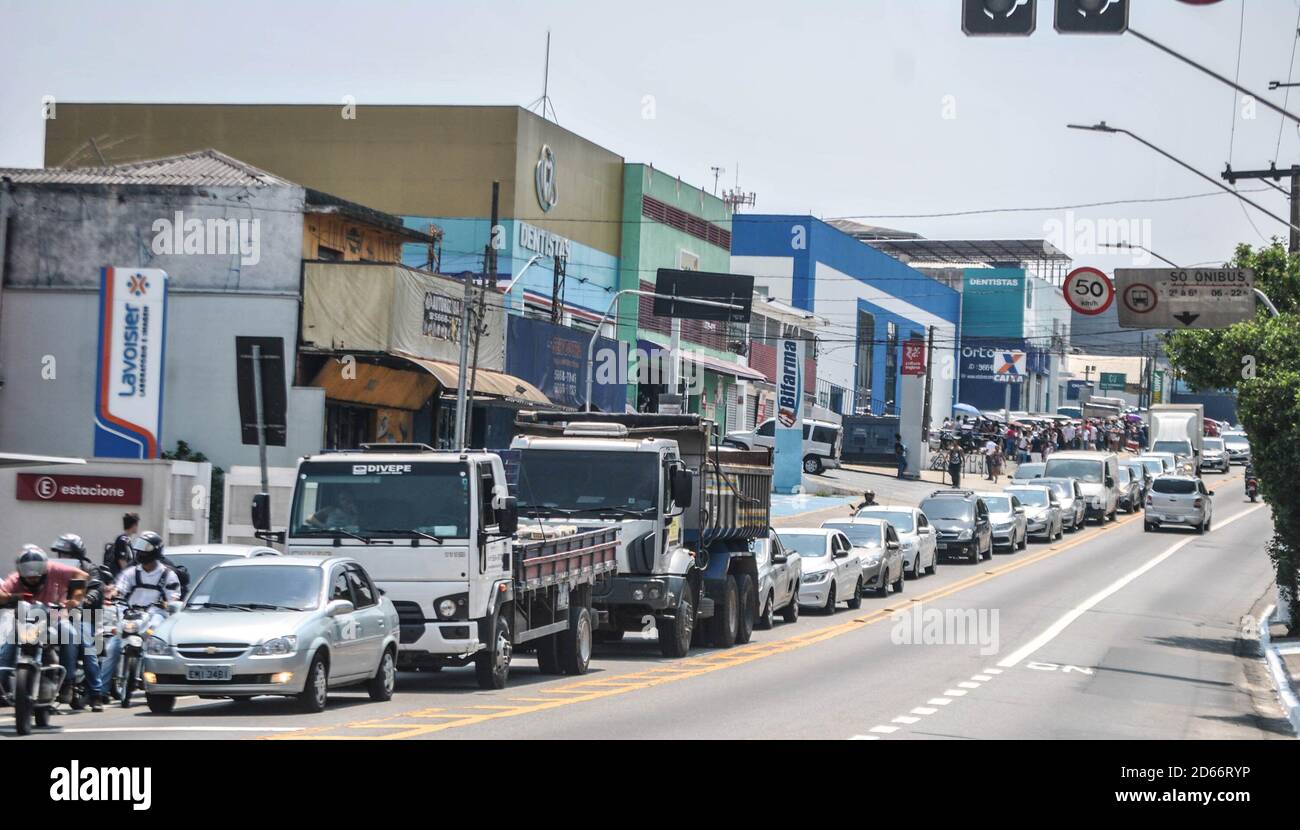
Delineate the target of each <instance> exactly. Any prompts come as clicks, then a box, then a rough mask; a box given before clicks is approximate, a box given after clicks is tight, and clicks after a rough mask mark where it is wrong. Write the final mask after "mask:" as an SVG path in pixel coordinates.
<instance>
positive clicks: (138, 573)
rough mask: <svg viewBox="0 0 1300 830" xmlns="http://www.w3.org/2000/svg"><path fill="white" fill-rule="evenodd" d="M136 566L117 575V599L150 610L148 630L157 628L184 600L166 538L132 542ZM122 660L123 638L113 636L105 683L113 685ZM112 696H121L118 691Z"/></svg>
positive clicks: (107, 653)
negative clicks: (169, 559) (167, 557)
mask: <svg viewBox="0 0 1300 830" xmlns="http://www.w3.org/2000/svg"><path fill="white" fill-rule="evenodd" d="M131 550H132V552H133V553H134V555H135V564H134V565H132V566H130V567H129V568H127V569H126V570H124V571H122V572H121V573H120V574H118V575H117V582H116V583H115V584H114V589H115V591H116V592H117V597H118V598H119V599H120V600H121V601H122V602H123V603H125V605H126V607H128V608H149V609H150V612H149V613H150V616H149V621H148V625H146V626H145V628H146V629H152V628H156V627H157V626H158V625H160V624H161V623H162V621H163V620H164V619H166V617H167V611H166V604H167V603H168V602H172V601H176V600H179V599H180V598H181V590H182V589H181V581H180V578H179V577H178V576H177V575H176V571H174V570H172V569H171V568H170V567H168V566H167V564H166V563H165V560H164V558H163V540H162V537H161V536H159V535H158V534H157V533H155V532H153V531H152V530H147V531H145V532H144V533H141V534H140V535H138V536H136V537H135V538H134V539H132V540H131ZM121 657H122V638H121V637H113V638H112V639H110V640H109V641H108V647H107V649H105V654H104V663H103V665H102V666H101V667H100V672H101V676H102V677H103V678H105V680H104V682H105V683H106V684H108V685H109V686H110V687H111V686H112V678H113V675H114V674H115V673H116V672H117V665H118V662H119V660H120V659H121ZM110 694H111V695H112V696H113V697H117V689H116V688H111V689H110Z"/></svg>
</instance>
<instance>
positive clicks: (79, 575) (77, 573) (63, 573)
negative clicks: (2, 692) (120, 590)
mask: <svg viewBox="0 0 1300 830" xmlns="http://www.w3.org/2000/svg"><path fill="white" fill-rule="evenodd" d="M16 565H17V569H16V570H15V571H14V572H13V573H11V574H9V576H7V577H5V579H4V581H3V582H0V606H4V607H12V606H13V605H15V604H17V602H18V601H19V600H23V601H27V602H42V603H45V604H47V605H53V604H63V605H64V606H66V607H68V608H76V607H77V605H78V604H79V603H80V601H81V595H80V594H81V592H80V591H78V592H73V593H72V595H69V591H68V589H69V587H71V585H72V582H73V581H74V580H84V579H86V578H87V577H88V576H89V574H87V573H86V572H85V571H83V570H81V569H79V568H74V567H72V566H71V565H64V564H62V563H60V562H51V561H50V560H49V557H48V556H46V554H45V551H43V550H41V548H40V547H39V546H37V545H23V549H22V550H21V551H20V552H19V554H18V559H17V562H16ZM10 624H12V621H11V622H10ZM76 639H77V637H76V634H75V633H74V632H73V630H72V626H71V625H69V624H68V622H67V621H66V620H62V621H60V623H59V660H60V661H61V662H62V663H63V665H64V666H71V665H72V664H73V663H74V662H75V660H76ZM3 640H4V642H3V644H0V667H3V668H8V669H12V668H13V667H14V665H15V664H16V663H17V659H18V647H17V640H16V638H15V637H14V636H12V635H11V634H10V633H9V632H5V635H4V636H3Z"/></svg>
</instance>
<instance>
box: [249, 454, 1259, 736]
mask: <svg viewBox="0 0 1300 830" xmlns="http://www.w3.org/2000/svg"><path fill="white" fill-rule="evenodd" d="M1240 477H1241V476H1240V475H1237V476H1231V477H1228V478H1223V479H1219V481H1218V483H1219V484H1225V483H1227V482H1229V481H1233V480H1235V479H1237V478H1240ZM1142 516H1143V514H1142V513H1141V512H1137V513H1133V514H1130V515H1129V516H1126V517H1125V518H1123V519H1118V520H1117V521H1115V522H1114V523H1112V524H1103V525H1101V526H1099V527H1094V528H1091V529H1089V530H1085V531H1083V532H1082V533H1080V534H1078V535H1077V536H1075V537H1074V538H1073V539H1071V540H1069V541H1068V542H1062V543H1059V544H1055V545H1052V546H1051V547H1048V548H1046V549H1044V550H1042V551H1039V552H1037V553H1034V554H1032V555H1030V556H1026V557H1022V558H1018V559H1015V560H1013V561H1008V562H1005V563H1003V564H998V565H996V566H993V567H989V568H987V569H986V570H984V571H982V572H980V573H976V574H971V575H970V576H968V577H965V578H963V579H959V580H958V581H956V582H954V583H952V584H951V585H946V586H944V587H942V588H936V589H935V590H933V591H928V592H926V593H924V594H921V595H919V596H913V597H911V598H910V599H908V600H906V602H907V603H908V604H909V605H910V604H915V603H924V602H934V601H935V600H940V599H943V598H945V597H949V596H952V595H953V594H956V593H958V592H960V591H964V590H967V589H969V588H973V587H975V586H976V585H982V584H983V583H985V582H988V581H989V580H991V579H995V578H997V577H999V576H1005V575H1006V574H1009V573H1012V572H1014V571H1018V570H1020V569H1021V568H1027V567H1029V566H1030V565H1034V564H1036V563H1038V562H1042V561H1044V560H1046V559H1051V558H1052V557H1055V556H1060V555H1061V554H1063V553H1065V552H1066V551H1069V550H1072V549H1074V548H1076V547H1078V546H1079V545H1081V544H1084V543H1085V542H1089V541H1092V540H1094V539H1096V538H1098V537H1099V536H1101V535H1103V534H1105V533H1108V532H1110V531H1112V530H1115V529H1117V528H1119V527H1122V526H1124V525H1127V524H1130V523H1132V522H1134V521H1138V520H1140V519H1141V518H1142ZM903 601H904V600H902V598H901V597H900V598H897V599H896V600H895V601H894V602H892V603H890V604H889V605H888V606H886V607H884V608H879V609H876V610H874V611H872V612H870V613H868V614H866V615H865V616H861V617H855V618H853V619H850V620H847V621H845V622H842V623H837V624H835V625H830V626H826V627H824V628H819V629H816V630H814V631H809V632H803V633H800V634H795V635H792V636H790V637H784V638H781V639H779V640H773V641H769V642H765V643H752V644H749V645H744V646H739V647H736V648H732V649H729V650H727V651H725V652H715V653H711V654H708V655H702V656H700V657H695V658H687V659H685V660H680V661H677V662H676V663H674V664H673V665H672V666H666V667H656V668H654V669H651V670H648V671H639V672H635V673H628V674H621V675H616V676H614V677H611V678H608V679H604V678H590V679H586V680H579V681H574V682H572V683H569V684H567V685H565V686H561V687H559V688H554V689H538V690H537V692H539V693H542V694H553V695H563V697H556V698H554V699H548V698H512V700H524V701H529V703H527V704H525V705H519V706H474V707H473V708H475V709H495V710H497V711H493V712H485V713H478V714H468V715H447V716H446V717H448V718H452V719H451V720H449V721H448V722H446V723H431V724H416V725H409V724H400V723H395V724H391V727H392V728H394V729H400V730H401V731H399V732H395V733H393V734H389V735H367V736H349V738H350V739H354V738H357V737H360V738H361V739H362V740H403V739H406V738H415V737H421V736H424V735H430V734H433V733H436V732H442V731H445V730H448V729H456V728H460V727H463V726H473V725H475V724H479V723H484V722H486V721H491V720H501V719H503V718H513V717H518V716H520V715H528V714H534V713H537V712H544V711H547V710H550V709H558V708H560V707H563V706H572V705H573V704H575V703H586V702H589V701H593V700H601V699H604V698H608V697H614V696H617V695H624V694H628V693H629V692H634V691H640V690H643V689H649V688H652V687H654V686H662V685H664V684H667V683H675V682H677V681H679V680H685V679H687V678H693V677H700V676H702V675H706V674H711V673H713V672H715V671H721V670H722V669H729V668H733V667H735V666H741V665H745V664H747V663H752V662H754V661H756V660H761V659H764V658H766V657H771V656H773V655H777V654H786V653H788V652H791V651H795V650H797V649H801V648H805V647H807V646H810V645H815V644H817V643H822V642H825V641H827V640H831V639H834V638H836V637H839V636H842V635H844V634H847V633H849V632H850V631H858V630H861V629H862V628H863V627H865V626H868V625H874V624H875V623H878V622H880V621H882V620H886V619H889V618H890V617H891V616H893V615H894V614H896V613H898V612H899V611H900V610H902V609H901V608H900V607H899V603H900V602H903ZM422 711H427V712H437V711H443V710H422ZM413 716H414V717H421V716H420V715H415V714H414V713H412V712H403V713H399V714H395V715H393V716H392V719H393V720H396V719H399V718H409V717H413ZM426 717H428V716H426ZM437 717H439V718H441V717H444V716H442V715H438V716H437ZM383 722H384V721H383V719H374V720H367V721H359V722H356V723H344V724H334V725H331V726H321V727H314V728H310V729H304V730H300V731H298V732H289V733H277V734H274V735H265V736H260V740H289V741H294V740H322V739H326V740H332V739H336V738H337V737H339V736H336V735H325V734H322V733H325V732H330V731H337V730H346V729H351V728H362V729H370V728H375V726H373V725H372V724H381V723H383Z"/></svg>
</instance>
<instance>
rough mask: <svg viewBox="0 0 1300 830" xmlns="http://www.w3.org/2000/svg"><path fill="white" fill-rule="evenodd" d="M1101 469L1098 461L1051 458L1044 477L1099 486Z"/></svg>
mask: <svg viewBox="0 0 1300 830" xmlns="http://www.w3.org/2000/svg"><path fill="white" fill-rule="evenodd" d="M1102 469H1103V465H1102V463H1101V462H1100V461H1092V460H1089V459H1083V458H1053V459H1051V460H1049V461H1048V462H1047V469H1046V470H1045V471H1044V475H1045V476H1058V477H1060V478H1073V479H1075V480H1077V481H1086V482H1088V483H1089V484H1100V483H1101V475H1102Z"/></svg>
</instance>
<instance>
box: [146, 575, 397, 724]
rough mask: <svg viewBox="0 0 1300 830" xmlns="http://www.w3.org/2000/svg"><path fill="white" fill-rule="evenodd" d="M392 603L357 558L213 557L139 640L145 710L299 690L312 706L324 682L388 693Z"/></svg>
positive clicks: (392, 668) (319, 705)
mask: <svg viewBox="0 0 1300 830" xmlns="http://www.w3.org/2000/svg"><path fill="white" fill-rule="evenodd" d="M398 633H399V629H398V621H397V609H395V608H394V607H393V603H392V602H391V601H390V600H389V599H388V598H386V597H384V596H383V595H382V594H381V593H380V592H379V590H378V589H377V588H376V587H375V584H374V582H372V581H371V579H370V576H369V575H368V574H367V573H366V572H365V570H364V569H362V567H361V565H359V564H358V563H357V562H356V561H355V560H352V559H349V558H345V557H331V558H326V559H322V558H318V557H305V556H303V557H299V556H274V557H271V556H268V557H265V558H249V559H243V558H241V559H232V560H231V561H229V562H223V563H221V564H220V565H217V566H216V567H215V568H213V569H212V570H210V571H208V573H207V574H206V575H205V576H204V577H203V579H202V580H201V581H200V582H199V583H198V585H197V586H195V588H194V590H193V591H191V592H190V595H189V598H188V599H187V600H186V602H185V606H184V608H182V609H181V610H180V611H179V612H177V613H176V614H173V615H172V616H171V617H170V618H168V619H167V620H166V621H165V622H164V623H163V624H162V625H160V626H159V627H158V629H157V630H156V631H155V632H154V633H153V636H151V637H150V638H149V639H148V640H147V641H146V642H145V648H144V651H145V657H144V683H145V698H146V700H147V701H148V703H149V709H150V710H151V711H153V712H156V713H159V714H165V713H167V712H170V711H171V710H172V708H173V707H174V706H175V704H176V698H177V697H178V696H180V695H201V696H204V697H224V698H248V697H256V696H258V695H280V696H286V697H294V698H297V700H298V702H299V704H300V706H301V707H302V708H303V709H305V710H306V711H309V712H319V711H321V710H323V709H324V708H325V703H326V700H327V698H328V695H329V690H330V689H331V688H337V687H340V686H350V685H354V684H365V687H366V690H367V691H368V692H369V693H370V698H371V699H372V700H379V701H383V700H388V699H389V698H391V697H392V696H393V685H394V682H395V680H396V677H397V668H396V663H395V660H396V656H397V638H398Z"/></svg>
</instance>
